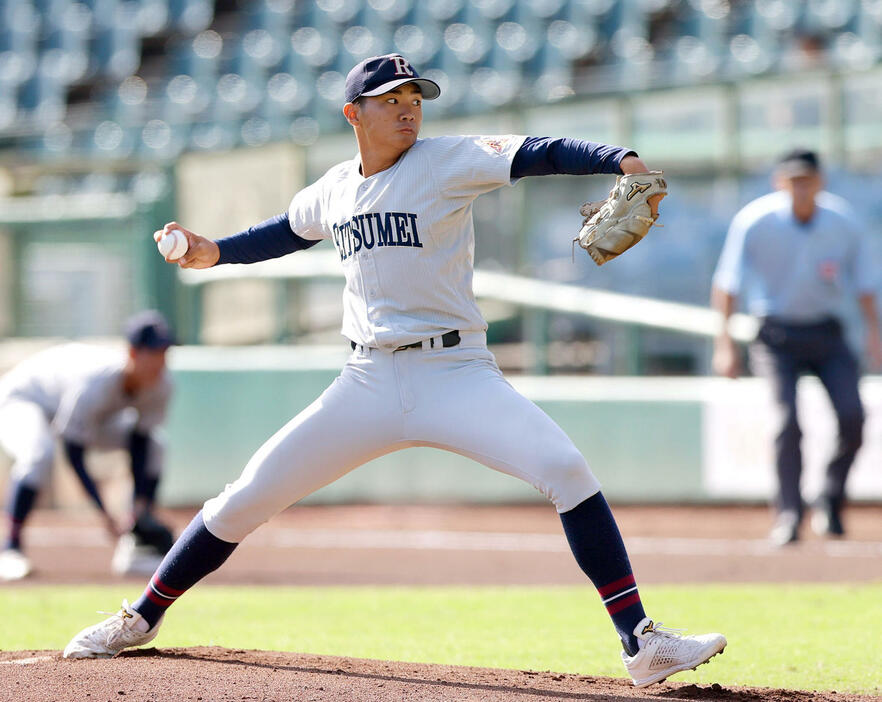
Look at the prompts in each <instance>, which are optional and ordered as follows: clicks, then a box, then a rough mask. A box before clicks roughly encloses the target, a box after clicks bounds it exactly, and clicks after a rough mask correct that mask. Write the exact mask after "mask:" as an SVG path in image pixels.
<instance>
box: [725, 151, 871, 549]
mask: <svg viewBox="0 0 882 702" xmlns="http://www.w3.org/2000/svg"><path fill="white" fill-rule="evenodd" d="M774 182H775V187H776V189H777V192H774V193H771V194H769V195H765V196H763V197H761V198H759V199H758V200H754V201H753V202H751V203H749V204H748V205H746V206H745V207H744V208H743V209H742V210H741V211H740V212H739V213H738V214H737V215H735V218H734V219H733V220H732V225H731V226H730V228H729V234H728V236H727V237H726V243H725V246H724V247H723V253H722V255H721V256H720V262H719V264H718V265H717V270H716V273H715V274H714V279H713V291H712V293H711V304H712V305H713V307H714V308H715V309H717V310H718V311H719V312H720V313H721V314H722V315H723V317H724V319H726V320H728V318H729V316H730V315H731V314H732V313H733V312H734V311H735V309H736V307H737V303H738V295H739V294H740V293H741V292H742V291H743V292H744V293H745V297H746V303H747V308H748V311H749V312H750V313H751V314H753V315H756V316H757V317H759V318H760V319H761V320H762V323H761V326H760V330H759V334H758V335H757V338H756V341H755V342H754V343H753V344H752V345H751V348H750V356H751V364H752V366H753V368H754V370H755V371H756V373H757V374H759V375H763V376H765V377H767V378H769V380H770V383H771V386H772V393H773V398H774V402H775V412H776V426H775V432H776V436H775V464H776V469H777V471H776V472H777V478H778V494H777V496H776V499H775V507H776V509H777V517H776V521H775V526H774V527H773V529H772V532H771V534H770V539H771V541H772V542H773V543H774V544H776V545H778V546H783V545H785V544H788V543H792V542H794V541H796V540H798V539H799V527H800V523H801V522H802V518H803V512H804V508H803V500H802V495H801V491H800V478H801V476H802V453H801V451H800V446H799V444H800V439H801V437H802V432H801V431H800V428H799V421H798V418H797V414H796V384H797V380H798V378H799V376H800V375H801V374H803V373H812V374H814V375H816V376H818V378H819V379H820V381H821V383H823V385H824V388H825V389H826V391H827V394H828V395H829V396H830V400H831V402H832V404H833V409H834V411H835V412H836V420H837V422H838V425H839V441H838V444H837V446H836V449H835V452H834V455H833V456H832V457H831V458H830V462H829V463H828V464H827V473H826V478H825V481H824V487H823V489H822V492H821V494H820V496H819V497H818V500H817V502H816V504H815V511H814V514H813V515H812V528H813V529H814V530H815V531H816V532H817V533H818V534H821V535H826V536H833V537H836V536H842V535H843V534H844V533H845V530H844V528H843V524H842V505H843V501H844V499H845V481H846V478H847V477H848V472H849V469H850V468H851V465H852V463H853V462H854V458H855V455H856V454H857V451H858V449H859V448H860V446H861V441H862V430H863V423H864V410H863V407H862V406H861V399H860V395H859V394H858V363H857V359H856V358H855V356H854V354H853V353H852V352H851V350H850V349H849V348H848V346H847V345H846V341H845V338H844V336H843V333H842V323H841V322H840V317H841V315H842V313H843V307H844V303H845V302H846V295H847V294H850V293H851V291H856V292H857V295H858V299H859V303H860V307H861V311H862V313H863V319H864V326H865V332H866V354H867V359H868V361H869V362H870V365H871V366H872V367H873V368H876V369H878V368H882V341H880V337H879V321H878V312H877V308H876V298H875V293H874V291H875V287H876V284H877V282H878V276H877V270H876V268H875V266H874V261H873V257H872V256H871V253H870V251H869V249H868V244H869V242H868V240H867V234H866V230H865V229H864V227H863V226H861V225H860V224H859V223H858V221H857V220H856V219H855V216H854V213H853V212H852V210H851V208H850V207H849V206H848V203H846V202H845V201H844V200H842V199H841V198H838V197H836V196H834V195H831V194H830V193H826V192H822V188H823V185H824V180H823V177H822V175H821V171H820V167H819V162H818V157H817V154H815V153H814V152H813V151H807V150H805V149H797V150H794V151H791V152H789V153H787V154H786V155H785V156H784V157H783V158H782V159H781V161H780V163H779V164H778V166H777V167H776V169H775V173H774ZM713 363H714V369H715V370H716V372H717V373H719V374H721V375H725V376H728V377H730V378H735V377H737V376H738V374H739V372H740V367H739V365H740V359H739V356H738V353H737V349H736V346H735V343H734V342H733V340H732V338H731V337H730V336H729V334H728V331H727V330H726V325H725V324H724V325H723V330H722V333H721V334H720V335H719V337H718V338H717V340H716V345H715V349H714V360H713Z"/></svg>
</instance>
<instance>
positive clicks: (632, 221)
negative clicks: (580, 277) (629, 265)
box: [573, 171, 668, 266]
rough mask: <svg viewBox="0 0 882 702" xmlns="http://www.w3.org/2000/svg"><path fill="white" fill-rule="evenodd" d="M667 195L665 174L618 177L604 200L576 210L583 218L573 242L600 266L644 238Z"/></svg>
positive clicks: (589, 203) (586, 204)
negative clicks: (662, 200) (659, 204)
mask: <svg viewBox="0 0 882 702" xmlns="http://www.w3.org/2000/svg"><path fill="white" fill-rule="evenodd" d="M667 194H668V184H667V183H666V182H665V179H664V171H650V172H649V173H631V174H629V175H620V176H619V177H618V178H616V184H615V187H614V188H613V189H612V190H611V191H610V193H609V197H608V198H607V199H606V200H603V201H601V202H586V203H585V204H584V205H582V207H580V208H579V212H580V213H581V214H582V215H583V216H584V217H585V219H584V221H583V222H582V229H581V230H580V231H579V235H578V236H577V237H576V238H575V239H573V243H574V244H575V242H577V241H578V242H579V246H581V247H582V248H583V249H585V250H586V251H587V252H588V253H589V254H590V256H591V258H593V259H594V262H595V263H596V264H597V265H598V266H602V265H603V264H604V263H606V262H607V261H609V260H611V259H613V258H615V257H616V256H618V255H619V254H621V253H624V252H625V251H627V250H628V249H630V248H631V247H632V246H634V244H636V243H637V242H638V241H640V240H641V239H642V238H643V237H644V236H646V233H647V232H648V231H649V228H650V227H651V226H653V225H654V224H655V220H656V219H658V203H659V202H661V199H662V198H663V197H664V196H665V195H667Z"/></svg>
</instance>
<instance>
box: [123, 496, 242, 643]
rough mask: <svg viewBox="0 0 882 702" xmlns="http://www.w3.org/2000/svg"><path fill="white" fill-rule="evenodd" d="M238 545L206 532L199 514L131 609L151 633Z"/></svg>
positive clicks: (200, 513)
mask: <svg viewBox="0 0 882 702" xmlns="http://www.w3.org/2000/svg"><path fill="white" fill-rule="evenodd" d="M238 545H239V544H232V543H230V542H229V541H222V540H221V539H219V538H217V537H216V536H215V535H214V534H212V533H211V532H210V531H208V529H207V528H206V527H205V522H204V521H203V520H202V511H201V510H200V512H199V514H197V515H196V516H195V517H193V521H191V522H190V524H189V525H188V526H187V528H186V529H184V533H182V534H181V535H180V537H178V540H177V541H176V542H175V545H174V546H172V549H171V551H169V552H168V553H167V554H166V556H165V558H163V559H162V563H161V564H160V565H159V568H157V569H156V572H155V573H154V574H153V577H152V578H151V579H150V582H149V583H147V588H146V589H145V590H144V594H142V595H141V597H139V598H138V600H137V602H135V603H134V604H133V605H132V609H134V610H135V611H136V612H138V613H139V614H140V615H141V616H142V617H144V619H145V620H146V621H147V623H148V624H149V625H150V628H151V629H152V628H153V627H154V626H156V623H157V622H158V621H159V620H160V619H161V618H162V615H163V614H165V610H167V609H168V608H169V607H170V606H171V605H173V604H174V602H175V600H177V599H178V597H180V596H181V595H183V594H184V593H185V592H186V591H187V590H189V589H190V588H191V587H193V585H195V584H196V583H197V582H199V581H200V580H201V579H202V578H204V577H205V576H206V575H208V574H209V573H211V572H212V571H214V570H217V569H218V568H220V566H221V565H222V564H223V562H224V561H225V560H227V558H229V556H230V554H231V553H232V552H233V551H234V550H235V548H236V546H238Z"/></svg>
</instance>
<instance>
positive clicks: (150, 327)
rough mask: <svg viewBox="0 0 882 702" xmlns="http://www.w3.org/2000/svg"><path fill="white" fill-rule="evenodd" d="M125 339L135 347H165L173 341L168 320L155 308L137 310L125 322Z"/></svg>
mask: <svg viewBox="0 0 882 702" xmlns="http://www.w3.org/2000/svg"><path fill="white" fill-rule="evenodd" d="M126 339H127V340H128V342H129V345H130V346H133V347H134V348H136V349H167V348H168V347H169V346H171V345H172V344H174V343H175V338H174V334H172V331H171V329H170V328H169V326H168V322H166V321H165V317H163V316H162V315H161V314H160V313H159V312H157V311H156V310H145V311H144V312H138V313H137V314H136V315H134V316H132V317H130V318H129V320H128V322H126Z"/></svg>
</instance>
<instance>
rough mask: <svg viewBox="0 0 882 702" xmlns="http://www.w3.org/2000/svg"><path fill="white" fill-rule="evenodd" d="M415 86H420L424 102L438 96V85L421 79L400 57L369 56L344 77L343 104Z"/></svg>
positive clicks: (394, 55) (390, 55)
mask: <svg viewBox="0 0 882 702" xmlns="http://www.w3.org/2000/svg"><path fill="white" fill-rule="evenodd" d="M405 83H416V84H417V85H418V86H420V90H421V91H422V94H423V100H434V99H435V98H436V97H438V96H439V95H440V94H441V88H439V87H438V84H437V83H436V82H435V81H433V80H429V79H428V78H420V76H419V74H418V73H417V72H416V70H415V69H414V67H413V66H411V65H410V62H409V61H408V60H407V59H406V58H404V57H403V56H401V55H400V54H386V55H385V56H371V57H370V58H366V59H365V60H364V61H362V62H361V63H359V64H358V65H357V66H356V67H355V68H353V69H352V70H351V71H349V75H348V76H346V91H345V93H344V94H345V97H346V102H352V101H353V100H355V99H357V98H360V97H363V96H365V97H371V96H373V95H382V94H383V93H388V92H389V91H390V90H395V88H397V87H398V86H399V85H404V84H405Z"/></svg>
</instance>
